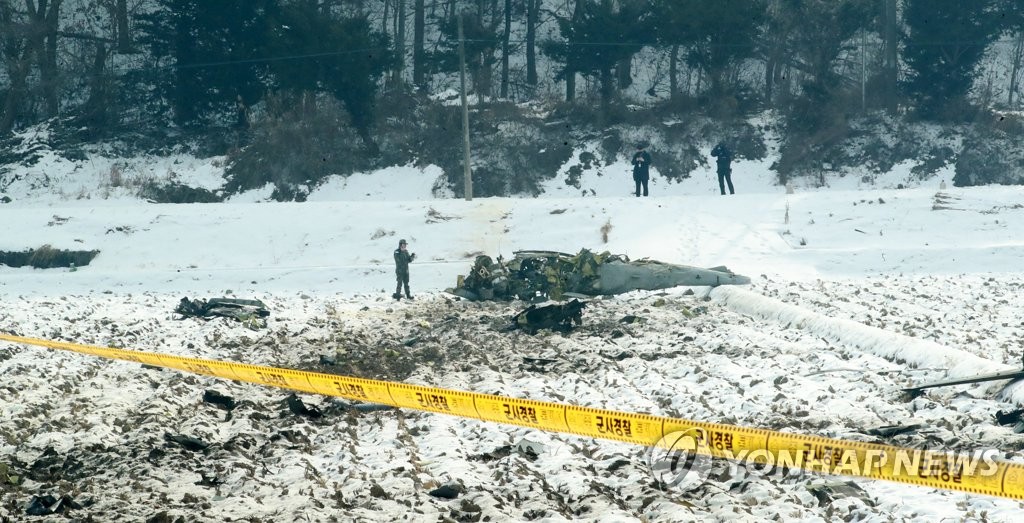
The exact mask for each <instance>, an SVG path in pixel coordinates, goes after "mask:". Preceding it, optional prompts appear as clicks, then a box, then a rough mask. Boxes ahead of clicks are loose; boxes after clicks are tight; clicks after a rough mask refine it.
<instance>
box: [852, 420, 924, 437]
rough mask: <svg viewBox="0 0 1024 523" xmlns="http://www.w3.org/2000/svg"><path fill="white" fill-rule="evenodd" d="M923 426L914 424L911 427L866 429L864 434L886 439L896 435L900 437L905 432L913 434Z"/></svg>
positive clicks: (891, 426)
mask: <svg viewBox="0 0 1024 523" xmlns="http://www.w3.org/2000/svg"><path fill="white" fill-rule="evenodd" d="M923 426H924V425H921V424H919V423H915V424H913V425H886V426H884V427H876V428H873V429H868V430H866V431H865V432H866V433H867V434H871V435H872V436H878V437H880V438H888V437H892V436H897V435H900V434H905V433H907V432H913V431H915V430H917V429H919V428H921V427H923Z"/></svg>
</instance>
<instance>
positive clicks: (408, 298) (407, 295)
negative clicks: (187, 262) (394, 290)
mask: <svg viewBox="0 0 1024 523" xmlns="http://www.w3.org/2000/svg"><path fill="white" fill-rule="evenodd" d="M405 299H407V300H411V299H413V297H412V294H409V293H408V292H407V293H405Z"/></svg>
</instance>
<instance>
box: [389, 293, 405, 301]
mask: <svg viewBox="0 0 1024 523" xmlns="http://www.w3.org/2000/svg"><path fill="white" fill-rule="evenodd" d="M391 297H392V298H394V299H396V300H399V301H401V300H402V295H401V294H398V293H397V292H396V293H394V294H392V295H391Z"/></svg>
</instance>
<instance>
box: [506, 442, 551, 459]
mask: <svg viewBox="0 0 1024 523" xmlns="http://www.w3.org/2000/svg"><path fill="white" fill-rule="evenodd" d="M513 448H514V449H515V451H516V452H518V453H520V454H522V455H524V456H526V457H528V458H530V459H531V460H532V459H537V457H539V456H540V455H541V454H543V453H544V445H543V444H541V443H537V442H536V441H530V440H528V439H525V438H524V439H521V440H519V442H518V443H516V444H515V446H513Z"/></svg>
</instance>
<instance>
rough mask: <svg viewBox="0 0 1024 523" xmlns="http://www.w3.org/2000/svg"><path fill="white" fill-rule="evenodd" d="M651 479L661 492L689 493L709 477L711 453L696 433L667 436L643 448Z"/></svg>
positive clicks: (696, 431) (683, 432)
mask: <svg viewBox="0 0 1024 523" xmlns="http://www.w3.org/2000/svg"><path fill="white" fill-rule="evenodd" d="M645 454H646V455H645V456H644V457H645V459H646V461H647V467H648V468H649V469H650V471H651V476H653V477H654V479H655V480H656V481H657V482H658V486H659V487H661V488H662V489H663V490H668V489H674V490H678V491H681V492H688V491H690V490H693V489H695V488H697V487H699V486H701V485H702V484H704V482H705V481H707V479H708V477H709V476H710V475H711V460H712V457H711V449H710V448H709V447H708V445H707V443H706V439H705V438H704V437H703V434H702V433H701V432H700V429H695V428H690V429H687V430H681V431H677V432H670V433H668V434H666V435H665V436H663V437H662V438H661V439H660V440H658V442H657V443H655V444H654V445H651V446H650V447H648V448H647V452H646V453H645Z"/></svg>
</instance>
